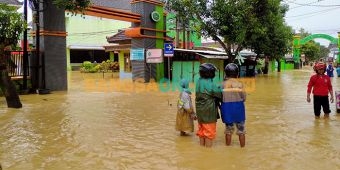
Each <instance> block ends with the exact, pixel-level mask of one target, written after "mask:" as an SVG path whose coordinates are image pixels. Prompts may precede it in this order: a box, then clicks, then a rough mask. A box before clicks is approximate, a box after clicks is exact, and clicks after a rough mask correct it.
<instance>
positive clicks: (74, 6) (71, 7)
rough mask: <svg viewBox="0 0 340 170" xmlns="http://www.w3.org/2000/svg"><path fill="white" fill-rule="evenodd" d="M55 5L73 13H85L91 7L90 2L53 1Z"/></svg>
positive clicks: (78, 0) (86, 0) (81, 0)
mask: <svg viewBox="0 0 340 170" xmlns="http://www.w3.org/2000/svg"><path fill="white" fill-rule="evenodd" d="M53 3H54V4H55V5H56V6H57V7H59V8H64V9H65V10H67V11H70V12H72V13H77V12H83V11H84V10H85V9H86V8H87V7H89V6H90V4H91V1H90V0H53Z"/></svg>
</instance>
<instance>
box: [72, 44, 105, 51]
mask: <svg viewBox="0 0 340 170" xmlns="http://www.w3.org/2000/svg"><path fill="white" fill-rule="evenodd" d="M68 48H69V49H71V50H105V49H104V47H103V46H97V45H69V46H68Z"/></svg>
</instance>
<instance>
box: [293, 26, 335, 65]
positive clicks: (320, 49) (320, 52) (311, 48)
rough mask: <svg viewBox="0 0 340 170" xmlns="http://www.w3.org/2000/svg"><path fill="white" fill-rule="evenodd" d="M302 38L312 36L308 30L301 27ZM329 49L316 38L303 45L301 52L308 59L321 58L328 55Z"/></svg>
mask: <svg viewBox="0 0 340 170" xmlns="http://www.w3.org/2000/svg"><path fill="white" fill-rule="evenodd" d="M299 35H300V38H301V39H303V38H306V37H307V36H310V35H311V33H309V32H307V31H306V30H305V29H303V28H301V29H300V30H299ZM329 52H330V51H329V49H328V48H326V47H324V46H322V45H320V44H319V43H316V42H315V41H314V40H312V41H309V42H307V43H305V44H303V45H302V46H301V54H304V55H305V58H306V61H307V62H308V61H314V60H319V59H320V58H325V57H326V56H328V53H329Z"/></svg>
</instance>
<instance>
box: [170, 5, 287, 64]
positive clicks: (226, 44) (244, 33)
mask: <svg viewBox="0 0 340 170" xmlns="http://www.w3.org/2000/svg"><path fill="white" fill-rule="evenodd" d="M281 2H282V0H242V1H240V0H228V1H226V0H214V1H211V0H169V1H168V6H167V8H168V10H174V11H177V15H178V17H179V19H180V20H181V22H184V23H190V22H188V21H195V22H194V23H195V25H194V26H191V27H190V28H195V29H196V30H195V31H197V32H200V33H202V35H203V36H205V37H211V38H213V39H214V40H215V41H217V42H219V43H220V44H221V46H222V47H223V48H224V49H225V51H226V53H227V54H228V57H229V59H230V61H233V60H234V59H235V54H236V55H237V53H238V52H239V51H241V50H242V48H251V49H254V50H256V53H257V54H263V53H268V54H270V55H271V56H278V55H282V54H284V53H285V52H286V51H288V47H289V42H290V41H291V39H292V31H291V28H290V27H288V26H287V25H286V24H285V22H284V15H285V13H286V12H287V10H288V7H287V6H286V5H284V4H281ZM233 45H237V49H236V50H235V51H234V52H235V54H233V49H232V46H233ZM274 47H275V49H273V48H274Z"/></svg>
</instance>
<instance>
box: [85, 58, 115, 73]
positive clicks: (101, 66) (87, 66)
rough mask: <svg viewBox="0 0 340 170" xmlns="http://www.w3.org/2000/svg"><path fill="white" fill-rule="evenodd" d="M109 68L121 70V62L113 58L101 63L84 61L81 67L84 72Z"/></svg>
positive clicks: (104, 70) (102, 70)
mask: <svg viewBox="0 0 340 170" xmlns="http://www.w3.org/2000/svg"><path fill="white" fill-rule="evenodd" d="M109 70H111V71H119V63H118V62H114V61H112V60H106V61H103V62H102V63H100V64H97V63H91V62H90V61H84V62H83V64H82V65H81V67H80V72H82V73H97V72H108V71H109Z"/></svg>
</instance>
